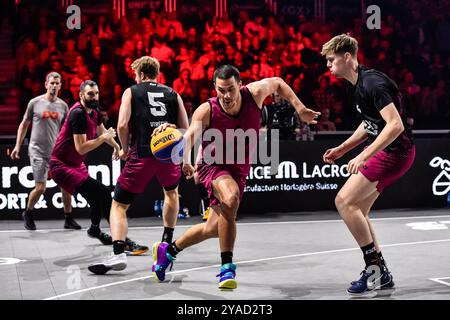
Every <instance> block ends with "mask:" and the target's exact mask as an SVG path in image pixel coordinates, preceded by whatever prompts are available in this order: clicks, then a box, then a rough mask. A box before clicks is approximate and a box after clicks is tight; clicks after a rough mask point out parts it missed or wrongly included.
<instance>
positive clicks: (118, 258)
mask: <svg viewBox="0 0 450 320" xmlns="http://www.w3.org/2000/svg"><path fill="white" fill-rule="evenodd" d="M126 267H127V255H126V254H125V253H121V254H114V253H111V255H110V256H109V257H107V258H106V259H105V260H103V261H102V262H99V263H94V264H91V265H90V266H89V267H88V269H89V271H90V272H92V273H95V274H105V273H107V272H108V271H109V270H114V271H121V270H124V269H125V268H126Z"/></svg>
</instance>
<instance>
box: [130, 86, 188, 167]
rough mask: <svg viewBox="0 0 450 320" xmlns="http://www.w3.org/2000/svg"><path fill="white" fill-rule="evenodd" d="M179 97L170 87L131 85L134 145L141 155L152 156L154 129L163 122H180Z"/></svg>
mask: <svg viewBox="0 0 450 320" xmlns="http://www.w3.org/2000/svg"><path fill="white" fill-rule="evenodd" d="M177 99H178V97H177V93H176V92H175V91H174V90H173V89H172V88H170V87H167V86H165V85H162V84H159V83H154V82H142V83H140V84H136V85H133V86H132V87H131V121H132V122H131V126H130V127H131V128H132V130H130V131H131V132H132V145H134V144H136V147H137V153H138V156H139V157H141V158H142V157H151V156H152V152H151V150H150V139H151V135H152V133H153V130H154V129H155V128H157V127H158V126H160V125H161V124H163V123H167V122H168V123H172V124H175V125H177V123H178V108H179V106H178V100H177Z"/></svg>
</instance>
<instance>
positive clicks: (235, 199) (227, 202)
mask: <svg viewBox="0 0 450 320" xmlns="http://www.w3.org/2000/svg"><path fill="white" fill-rule="evenodd" d="M221 205H222V206H225V207H227V208H229V209H232V210H237V208H238V207H239V196H238V195H237V194H236V193H232V194H230V195H229V196H227V197H225V199H223V201H222V203H221Z"/></svg>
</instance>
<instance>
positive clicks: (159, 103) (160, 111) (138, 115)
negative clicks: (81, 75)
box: [89, 56, 188, 274]
mask: <svg viewBox="0 0 450 320" xmlns="http://www.w3.org/2000/svg"><path fill="white" fill-rule="evenodd" d="M131 68H132V69H133V70H134V72H135V75H136V78H135V80H136V83H137V84H136V85H133V86H131V87H130V88H128V89H127V90H125V92H124V94H123V96H122V104H121V106H120V111H119V120H118V125H117V132H118V136H119V140H120V143H121V145H122V149H121V151H120V153H119V156H120V158H121V159H122V160H126V161H127V162H126V164H125V167H124V168H123V170H122V172H121V174H120V177H119V179H118V180H117V185H116V188H115V190H114V198H113V201H112V206H111V215H110V223H111V234H112V238H113V249H114V254H113V255H111V256H110V257H108V258H107V259H105V260H104V261H102V262H100V263H96V264H93V265H91V266H89V270H90V271H91V272H93V273H96V274H104V273H106V272H107V271H109V270H123V269H125V267H126V263H127V258H126V253H128V254H131V255H139V254H142V253H144V252H146V251H147V250H148V248H147V247H144V246H137V247H135V248H132V249H131V250H128V249H126V247H125V239H126V236H127V231H128V222H127V215H126V211H127V209H128V207H129V206H130V204H131V202H132V201H133V199H134V198H135V197H136V196H137V195H138V194H140V193H142V192H144V190H145V188H146V187H147V185H148V184H149V183H150V181H151V180H152V179H153V177H155V176H156V178H157V179H158V182H159V184H160V185H161V186H162V187H163V189H164V208H163V223H164V232H163V236H162V240H161V241H163V242H169V243H170V242H172V236H173V231H174V228H175V224H176V221H177V214H178V209H179V203H178V183H179V181H180V178H181V168H180V165H179V164H174V163H162V162H160V161H158V160H157V159H156V158H155V157H154V156H153V154H152V152H151V149H150V140H151V135H152V133H153V130H154V129H155V128H157V127H159V126H160V125H163V124H165V123H176V124H178V127H179V128H183V129H187V127H188V117H187V113H186V110H185V108H184V104H183V101H182V100H181V97H180V95H179V94H177V93H176V92H175V91H174V90H173V89H172V88H170V87H167V86H165V85H162V84H159V83H157V82H156V79H157V77H158V74H159V62H158V60H156V59H155V58H152V57H148V56H143V57H141V58H139V59H137V60H135V61H134V62H133V64H132V65H131ZM130 133H131V141H129V136H130ZM125 251H127V252H125Z"/></svg>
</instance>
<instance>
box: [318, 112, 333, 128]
mask: <svg viewBox="0 0 450 320" xmlns="http://www.w3.org/2000/svg"><path fill="white" fill-rule="evenodd" d="M321 112H322V115H321V116H320V120H319V121H318V122H317V130H318V131H336V126H335V124H334V122H333V121H331V120H330V109H323V110H322V111H321Z"/></svg>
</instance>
